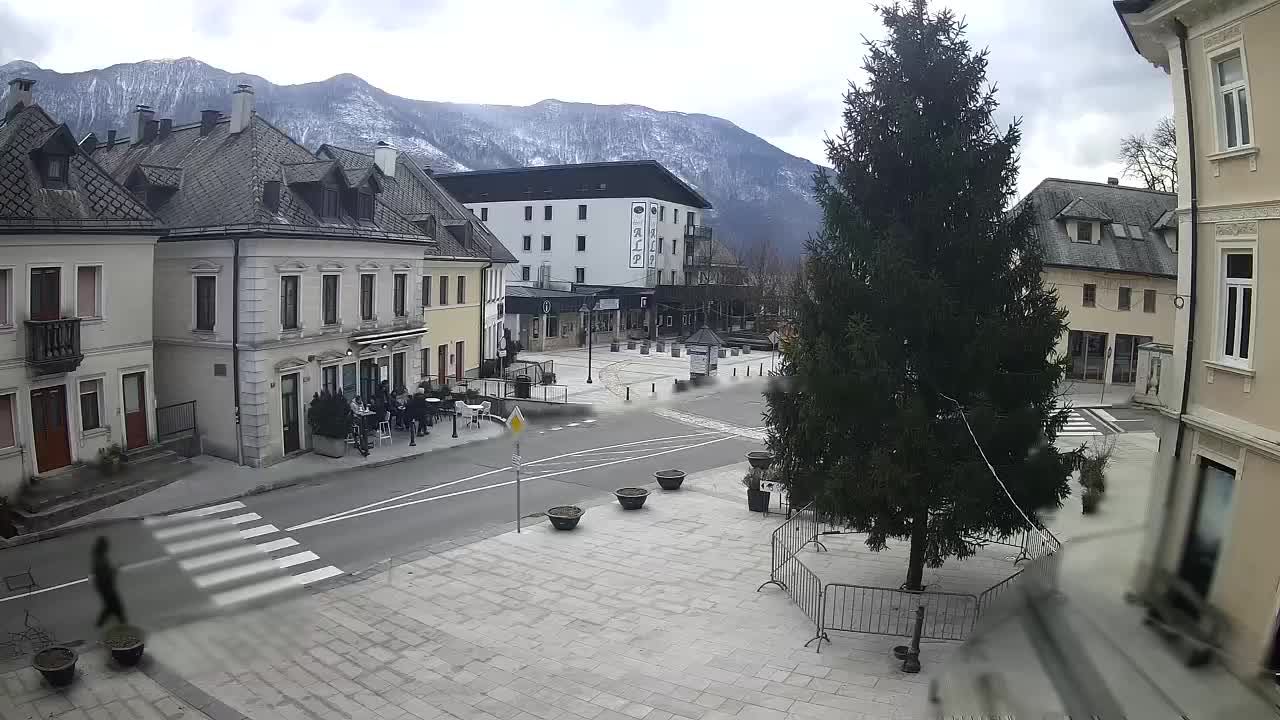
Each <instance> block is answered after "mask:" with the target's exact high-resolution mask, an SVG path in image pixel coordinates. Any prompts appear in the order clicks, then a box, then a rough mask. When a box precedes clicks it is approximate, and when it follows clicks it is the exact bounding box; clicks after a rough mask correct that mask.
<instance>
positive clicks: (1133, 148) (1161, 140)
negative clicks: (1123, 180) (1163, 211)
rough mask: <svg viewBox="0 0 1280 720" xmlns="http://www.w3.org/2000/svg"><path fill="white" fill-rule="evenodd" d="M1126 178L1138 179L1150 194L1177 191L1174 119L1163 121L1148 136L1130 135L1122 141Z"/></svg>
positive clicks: (1176, 148)
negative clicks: (1158, 191) (1151, 191)
mask: <svg viewBox="0 0 1280 720" xmlns="http://www.w3.org/2000/svg"><path fill="white" fill-rule="evenodd" d="M1120 161H1121V162H1123V163H1124V174H1125V175H1127V176H1134V177H1137V178H1138V179H1139V180H1141V181H1142V184H1143V185H1146V186H1147V188H1149V189H1151V190H1163V191H1164V192H1175V191H1176V190H1177V189H1178V144H1177V133H1176V131H1175V129H1174V124H1173V118H1171V117H1163V118H1161V119H1160V122H1158V123H1156V127H1155V129H1154V130H1152V131H1151V137H1150V138H1148V137H1147V136H1146V135H1130V136H1129V137H1127V138H1125V139H1123V140H1121V141H1120Z"/></svg>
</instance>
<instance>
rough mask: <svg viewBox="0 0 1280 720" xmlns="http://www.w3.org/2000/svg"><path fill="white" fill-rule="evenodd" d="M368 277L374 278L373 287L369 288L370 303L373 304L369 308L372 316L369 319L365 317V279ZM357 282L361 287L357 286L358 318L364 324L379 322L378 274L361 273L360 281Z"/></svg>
mask: <svg viewBox="0 0 1280 720" xmlns="http://www.w3.org/2000/svg"><path fill="white" fill-rule="evenodd" d="M366 275H367V276H369V277H371V278H373V287H371V288H369V302H370V303H371V307H370V308H369V310H370V311H371V312H370V316H369V317H367V318H366V317H365V316H364V278H365V276H366ZM357 282H358V283H359V285H358V286H356V317H358V318H360V322H362V323H374V322H377V321H378V273H376V272H362V273H360V279H359V280H358V281H357Z"/></svg>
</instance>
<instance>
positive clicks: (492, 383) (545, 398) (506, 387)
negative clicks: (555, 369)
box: [459, 361, 569, 403]
mask: <svg viewBox="0 0 1280 720" xmlns="http://www.w3.org/2000/svg"><path fill="white" fill-rule="evenodd" d="M548 362H550V361H548ZM459 384H460V385H463V386H465V387H466V388H467V389H468V390H475V391H477V392H479V393H480V394H481V395H484V396H485V397H492V398H501V399H504V400H506V399H513V400H522V399H528V400H538V401H541V402H548V403H567V402H569V387H568V386H567V385H537V384H529V385H528V387H529V397H528V398H522V397H520V393H519V391H518V386H519V385H520V383H517V382H516V381H515V380H504V379H502V378H475V379H472V380H464V381H463V382H461V383H459Z"/></svg>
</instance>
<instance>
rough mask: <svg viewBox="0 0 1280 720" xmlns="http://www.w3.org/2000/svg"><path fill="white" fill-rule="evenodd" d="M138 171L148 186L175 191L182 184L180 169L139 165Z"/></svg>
mask: <svg viewBox="0 0 1280 720" xmlns="http://www.w3.org/2000/svg"><path fill="white" fill-rule="evenodd" d="M138 171H139V172H141V173H142V177H143V179H145V180H146V181H147V184H148V185H154V186H155V187H161V188H173V189H175V190H176V189H177V188H178V186H179V185H180V184H181V183H182V168H173V167H161V166H159V165H139V166H138Z"/></svg>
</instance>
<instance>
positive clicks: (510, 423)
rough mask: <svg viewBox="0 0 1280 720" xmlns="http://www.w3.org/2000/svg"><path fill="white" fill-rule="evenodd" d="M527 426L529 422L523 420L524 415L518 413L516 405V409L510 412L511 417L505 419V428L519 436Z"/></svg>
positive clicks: (518, 407) (518, 408) (518, 409)
mask: <svg viewBox="0 0 1280 720" xmlns="http://www.w3.org/2000/svg"><path fill="white" fill-rule="evenodd" d="M528 426H529V421H528V420H525V419H524V413H522V412H520V406H519V405H517V406H516V408H515V409H514V410H512V411H511V417H509V418H507V427H508V428H510V429H511V432H513V433H515V434H517V435H519V434H520V433H522V432H524V430H525V428H527V427H528Z"/></svg>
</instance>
